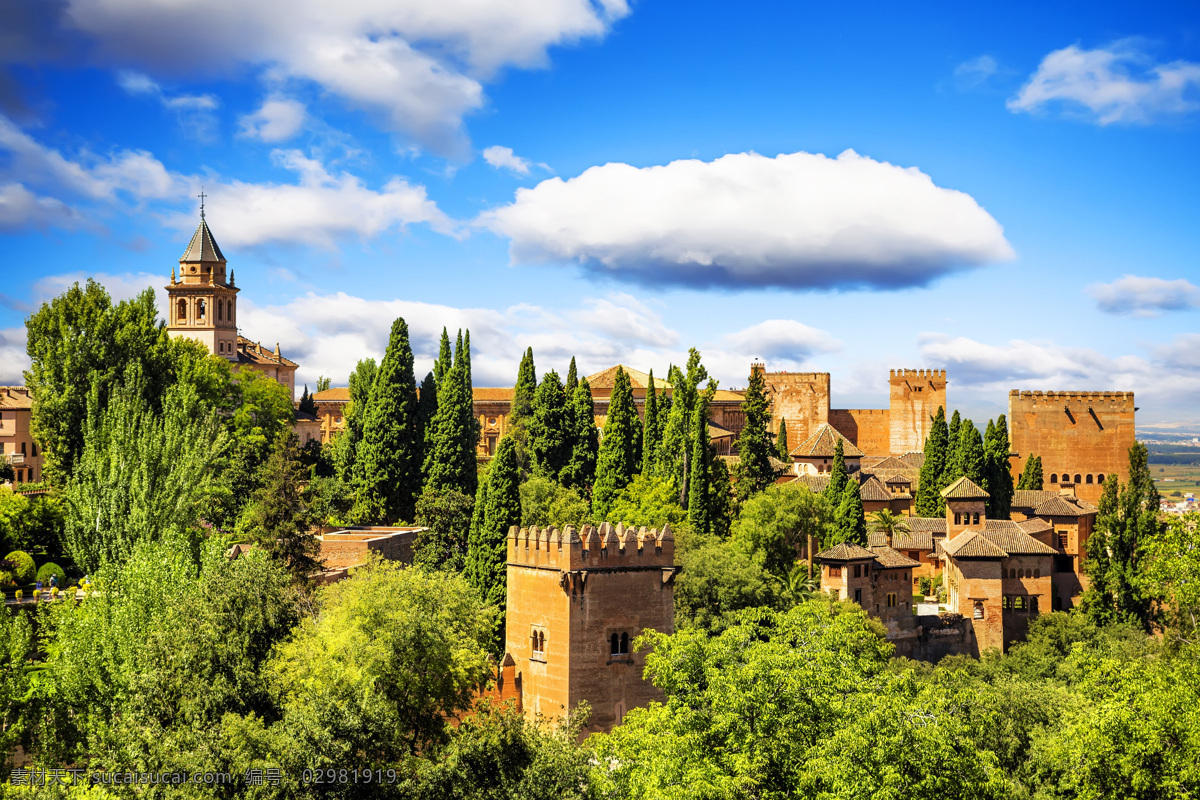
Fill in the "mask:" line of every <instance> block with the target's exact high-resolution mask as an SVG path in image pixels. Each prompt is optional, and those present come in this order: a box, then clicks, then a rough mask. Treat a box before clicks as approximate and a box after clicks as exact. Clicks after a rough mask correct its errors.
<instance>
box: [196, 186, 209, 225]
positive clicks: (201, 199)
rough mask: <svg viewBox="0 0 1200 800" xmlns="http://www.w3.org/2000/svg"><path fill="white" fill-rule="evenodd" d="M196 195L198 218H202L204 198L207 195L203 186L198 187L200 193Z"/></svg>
mask: <svg viewBox="0 0 1200 800" xmlns="http://www.w3.org/2000/svg"><path fill="white" fill-rule="evenodd" d="M196 196H197V197H199V198H200V219H204V198H205V197H207V195H206V194H204V187H203V186H201V187H200V194H198V195H196Z"/></svg>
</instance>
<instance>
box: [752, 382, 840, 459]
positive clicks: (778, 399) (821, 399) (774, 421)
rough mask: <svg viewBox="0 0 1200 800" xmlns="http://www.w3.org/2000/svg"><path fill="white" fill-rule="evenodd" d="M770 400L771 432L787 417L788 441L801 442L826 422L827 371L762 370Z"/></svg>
mask: <svg viewBox="0 0 1200 800" xmlns="http://www.w3.org/2000/svg"><path fill="white" fill-rule="evenodd" d="M763 378H764V379H765V381H766V386H767V397H768V398H769V399H770V402H771V425H770V427H769V428H768V430H770V431H771V432H777V431H778V430H779V420H780V418H781V417H782V418H783V419H786V420H787V432H788V444H790V445H791V446H792V447H795V446H796V445H798V444H800V443H801V442H803V441H804V440H805V439H807V438H808V437H809V436H811V435H812V434H813V433H814V432H816V430H817V428H819V427H820V426H821V425H822V424H824V423H826V422H828V421H829V373H828V372H764V373H763Z"/></svg>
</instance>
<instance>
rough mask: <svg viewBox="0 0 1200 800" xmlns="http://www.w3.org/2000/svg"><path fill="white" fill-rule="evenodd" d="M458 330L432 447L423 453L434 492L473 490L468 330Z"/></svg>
mask: <svg viewBox="0 0 1200 800" xmlns="http://www.w3.org/2000/svg"><path fill="white" fill-rule="evenodd" d="M467 337H468V338H467V339H466V340H465V341H464V339H463V336H462V332H461V331H460V332H459V335H458V342H457V346H456V349H455V356H454V360H453V363H452V364H450V365H449V366H448V368H447V369H446V370H445V371H444V372H443V374H442V383H441V385H440V386H439V387H438V393H437V394H438V404H437V413H436V414H435V415H434V418H433V425H432V427H433V435H432V437H431V442H432V447H431V448H430V449H429V450H428V452H427V453H426V456H425V473H426V478H425V484H426V487H427V488H428V489H430V490H431V491H435V492H448V491H456V492H462V493H463V494H466V495H472V494H474V493H475V489H476V487H477V483H478V477H477V467H476V459H475V450H476V444H477V442H478V441H479V430H478V428H479V423H478V422H476V421H475V414H474V411H473V406H472V397H471V388H470V380H471V378H470V359H471V355H470V353H471V350H470V347H471V345H470V341H471V340H470V333H468V334H467Z"/></svg>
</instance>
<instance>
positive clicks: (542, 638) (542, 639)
mask: <svg viewBox="0 0 1200 800" xmlns="http://www.w3.org/2000/svg"><path fill="white" fill-rule="evenodd" d="M538 652H540V653H544V652H546V632H545V631H538Z"/></svg>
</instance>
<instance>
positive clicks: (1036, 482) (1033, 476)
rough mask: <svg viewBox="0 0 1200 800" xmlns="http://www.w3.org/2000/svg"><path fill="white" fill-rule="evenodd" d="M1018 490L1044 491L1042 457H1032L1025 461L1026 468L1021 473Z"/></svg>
mask: <svg viewBox="0 0 1200 800" xmlns="http://www.w3.org/2000/svg"><path fill="white" fill-rule="evenodd" d="M1017 488H1018V489H1032V490H1035V491H1041V490H1042V457H1041V456H1030V457H1029V458H1027V459H1025V468H1024V469H1023V470H1022V471H1021V480H1020V481H1018V482H1017Z"/></svg>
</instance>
